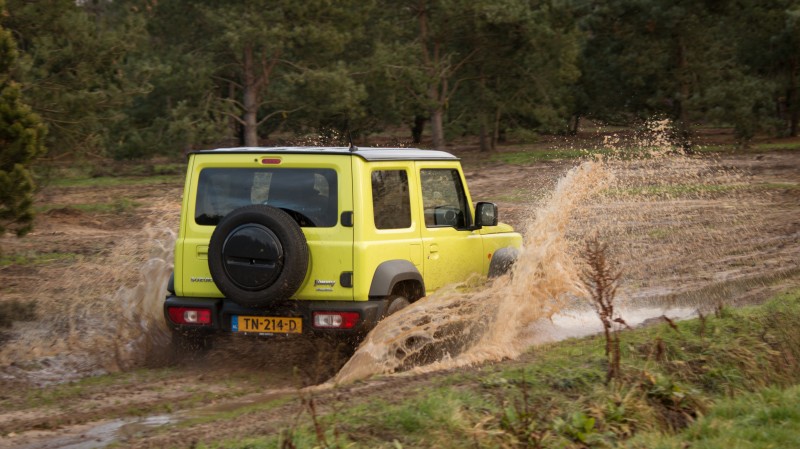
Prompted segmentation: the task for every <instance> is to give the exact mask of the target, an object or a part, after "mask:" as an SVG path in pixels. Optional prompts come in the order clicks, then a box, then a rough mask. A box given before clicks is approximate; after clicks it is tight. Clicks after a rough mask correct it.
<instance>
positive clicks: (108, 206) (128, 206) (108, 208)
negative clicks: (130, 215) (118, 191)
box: [34, 198, 142, 214]
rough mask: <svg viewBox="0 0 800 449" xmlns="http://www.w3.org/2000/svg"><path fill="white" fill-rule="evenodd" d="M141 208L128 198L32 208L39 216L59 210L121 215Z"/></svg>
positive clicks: (139, 204)
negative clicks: (105, 201)
mask: <svg viewBox="0 0 800 449" xmlns="http://www.w3.org/2000/svg"><path fill="white" fill-rule="evenodd" d="M141 206H142V204H141V203H139V202H138V201H135V200H132V199H130V198H117V199H115V200H114V201H111V202H109V203H78V204H69V205H65V204H45V205H41V206H36V207H34V210H35V211H36V213H40V214H41V213H47V212H50V211H53V210H59V209H67V210H69V209H73V210H78V211H81V212H85V213H87V214H121V213H125V212H131V211H133V210H135V209H136V208H138V207H141Z"/></svg>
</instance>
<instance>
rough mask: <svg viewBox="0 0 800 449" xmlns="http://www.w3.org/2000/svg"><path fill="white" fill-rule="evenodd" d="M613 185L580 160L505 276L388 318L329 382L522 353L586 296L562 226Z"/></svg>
mask: <svg viewBox="0 0 800 449" xmlns="http://www.w3.org/2000/svg"><path fill="white" fill-rule="evenodd" d="M612 180H613V176H612V174H611V173H610V172H609V171H607V170H606V169H605V167H604V165H603V164H601V163H599V162H585V163H583V164H581V165H580V166H578V167H575V168H573V169H572V170H570V171H569V172H568V173H567V174H566V175H565V176H564V177H563V178H562V179H561V180H560V181H559V182H558V185H557V186H556V188H555V190H554V192H553V193H552V195H551V196H550V198H549V200H548V201H546V202H545V204H544V206H542V207H540V208H539V209H538V210H536V212H535V217H534V219H533V220H532V221H531V222H530V223H531V224H530V226H529V227H528V229H527V230H526V231H525V233H524V234H525V236H526V238H525V243H524V249H523V251H522V253H521V254H520V257H519V259H518V260H517V263H516V264H515V265H514V269H513V270H512V272H511V273H510V274H507V275H505V276H502V277H499V278H497V279H495V280H493V281H492V282H491V284H490V285H488V286H487V287H485V288H482V289H479V290H477V291H472V290H468V291H463V289H464V287H463V286H460V287H451V288H449V289H445V290H443V291H439V292H436V293H435V294H433V295H431V296H429V297H427V298H423V299H422V300H420V301H418V302H417V303H415V304H413V305H412V306H411V307H408V308H406V309H404V310H401V311H400V312H398V313H396V314H394V315H392V316H389V317H388V318H386V319H385V320H384V321H382V322H381V323H379V324H378V326H377V327H376V328H375V329H374V330H373V331H372V332H371V333H370V334H369V335H368V336H367V338H366V340H365V341H364V342H363V343H362V345H361V346H360V348H359V349H358V351H357V352H356V353H355V355H354V356H353V357H352V358H351V359H350V361H349V362H347V364H345V366H344V367H343V368H342V369H341V371H340V372H339V373H338V374H337V375H336V377H335V378H334V379H333V382H335V383H346V382H352V381H354V380H358V379H362V378H365V377H368V376H371V375H374V374H387V373H393V372H396V371H405V370H408V369H411V368H414V367H416V371H423V372H424V371H431V370H437V369H441V368H442V367H444V366H446V367H450V368H452V367H457V366H464V365H471V364H474V363H476V362H483V361H490V360H501V359H504V358H513V357H516V356H518V355H519V353H520V352H521V351H523V350H524V349H526V343H525V342H526V341H528V338H527V337H526V335H525V334H526V333H527V332H528V331H529V326H530V324H531V323H533V322H535V321H537V320H540V319H543V318H549V317H551V316H552V315H553V314H555V313H556V312H558V311H559V310H561V308H563V307H564V306H565V305H566V304H567V303H568V302H569V301H570V300H571V298H574V297H576V296H582V295H583V294H584V291H583V287H582V286H581V284H580V280H579V275H578V267H576V264H575V257H574V245H573V242H571V241H570V239H569V238H568V237H567V232H566V231H567V225H568V223H569V222H570V219H571V218H572V215H573V214H574V213H575V212H576V211H578V210H579V208H580V207H581V206H582V205H584V204H585V203H586V201H587V200H588V199H590V198H592V197H593V196H595V195H597V194H598V193H599V192H601V191H602V190H604V189H606V188H608V186H609V185H610V183H611V181H612Z"/></svg>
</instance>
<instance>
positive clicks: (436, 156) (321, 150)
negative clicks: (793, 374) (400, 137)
mask: <svg viewBox="0 0 800 449" xmlns="http://www.w3.org/2000/svg"><path fill="white" fill-rule="evenodd" d="M353 148H354V149H353V150H352V151H351V149H350V148H348V147H237V148H217V149H215V150H198V151H192V152H191V153H189V154H214V153H229V154H252V153H257V154H281V153H283V154H340V155H347V156H358V157H360V158H362V159H364V160H366V161H407V160H458V158H457V157H456V156H453V155H452V154H450V153H447V152H445V151H437V150H420V149H419V148H361V147H353Z"/></svg>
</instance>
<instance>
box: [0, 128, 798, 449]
mask: <svg viewBox="0 0 800 449" xmlns="http://www.w3.org/2000/svg"><path fill="white" fill-rule="evenodd" d="M659 126H661V125H658V124H656V125H655V126H654V128H658V127H659ZM658 131H659V130H658V129H655V130H654V132H652V133H649V134H646V135H645V136H644V137H642V138H641V139H639V140H637V141H635V142H625V143H624V145H623V144H622V143H621V142H619V141H618V140H617V139H615V138H613V137H612V138H609V139H608V140H607V141H606V142H605V148H602V150H605V151H604V153H605V156H603V157H589V158H587V160H586V161H584V162H581V163H576V164H567V163H561V164H558V165H555V166H550V167H549V168H548V170H549V171H547V170H545V169H544V166H541V167H540V166H532V167H514V166H509V165H498V166H486V167H483V168H481V169H480V174H481V178H480V180H479V182H476V183H473V182H472V180H469V179H468V180H469V181H470V186H471V190H472V194H473V197H474V198H476V199H481V200H492V196H495V197H498V198H502V197H503V194H504V193H505V192H507V191H509V190H511V189H510V186H513V188H514V189H516V191H521V192H526V191H529V192H530V194H529V195H527V196H526V195H524V194H522V195H515V196H517V197H520V196H521V197H522V199H514V200H510V201H509V200H497V201H498V202H500V203H501V214H502V210H509V209H512V210H515V211H517V212H515V213H514V214H513V215H512V216H511V217H509V218H511V219H512V220H511V221H513V223H514V224H515V226H516V227H517V229H518V230H520V231H521V232H522V233H523V235H524V238H525V241H524V249H523V252H522V253H521V256H520V259H519V260H518V262H517V264H516V265H515V266H514V269H513V271H512V272H511V273H510V274H509V275H506V276H503V277H500V278H497V279H494V280H491V281H489V282H488V283H484V282H483V281H482V280H478V279H473V280H469V281H467V282H466V283H465V284H463V285H456V286H451V287H448V288H445V289H441V290H440V291H437V292H436V293H435V294H432V295H430V296H429V297H427V298H423V299H422V300H420V301H418V302H416V303H414V304H412V305H411V306H409V307H407V308H406V309H403V310H401V311H400V312H398V313H396V314H395V315H393V316H390V317H388V318H387V319H385V320H384V321H383V322H382V323H380V324H379V325H378V327H377V328H376V329H375V330H374V331H373V332H372V333H370V335H369V336H368V337H367V338H366V340H365V341H364V342H363V344H362V345H361V346H360V347H359V349H358V350H357V351H356V352H355V354H354V355H353V356H352V358H350V359H349V360H347V361H346V363H342V362H344V361H339V362H336V363H332V362H331V360H330V359H327V358H324V357H322V358H320V357H318V356H317V355H314V354H310V355H309V353H313V352H314V348H313V347H309V346H308V345H306V344H303V343H291V344H284V343H285V342H281V341H272V342H271V341H262V340H249V339H248V340H245V341H238V342H233V343H231V342H223V343H222V344H221V345H220V347H219V348H216V349H215V350H214V351H212V352H211V353H210V354H208V355H207V356H205V358H203V359H202V361H201V362H200V363H201V365H200V366H202V368H203V369H207V370H208V371H210V372H212V373H220V372H223V371H224V369H226V368H235V369H250V370H255V371H259V370H265V371H266V372H269V373H270V374H274V372H273V371H270V370H271V369H272V368H271V367H273V366H275V365H276V364H277V363H283V364H285V363H287V362H286V361H287V360H289V361H290V362H291V363H295V364H296V365H301V366H303V365H304V366H306V367H308V366H310V365H315V366H316V367H315V368H314V369H313V370H312V371H316V372H317V373H319V372H325V371H324V369H320V368H319V366H321V365H325V364H326V363H327V364H329V365H330V364H333V365H335V366H337V367H338V366H341V365H343V366H342V368H341V370H339V371H338V373H337V372H334V371H329V372H328V373H327V374H326V375H325V376H323V377H321V378H320V377H319V376H317V378H316V379H315V381H324V380H326V379H329V380H328V381H327V382H325V383H324V384H323V385H320V386H319V387H318V388H320V387H321V388H327V387H328V386H331V385H335V384H345V383H350V382H353V381H355V380H360V379H365V378H368V377H370V376H375V375H392V374H395V373H403V372H410V373H424V372H431V371H436V370H441V369H450V368H454V367H465V366H474V365H477V364H480V363H483V362H490V361H498V360H504V359H513V358H515V357H517V356H518V355H520V354H521V353H522V352H524V351H525V350H526V349H528V348H530V347H531V346H533V345H537V344H541V343H544V342H550V341H556V340H561V339H564V338H569V337H575V336H582V335H586V334H590V333H593V332H597V331H599V330H600V329H601V328H600V321H599V320H598V319H597V317H596V316H595V314H594V312H593V310H592V309H591V306H590V303H589V301H588V298H587V291H586V287H585V286H584V285H583V283H582V282H581V273H582V270H583V269H584V268H583V262H582V260H583V259H582V254H583V251H584V245H585V242H586V240H587V238H597V239H599V240H601V241H603V242H606V243H607V244H608V245H609V250H610V257H611V259H612V261H613V262H614V263H615V264H616V266H617V268H618V269H619V270H620V272H621V273H622V278H621V284H620V289H619V291H618V293H617V304H618V306H619V310H620V314H621V316H622V317H623V318H624V319H625V320H626V322H627V323H628V324H629V325H632V326H635V325H638V324H641V323H646V322H648V321H651V320H657V319H659V317H661V316H662V315H665V316H668V317H670V318H678V319H681V318H687V317H690V316H693V315H694V314H696V313H697V311H698V310H699V311H703V312H704V313H705V312H706V311H709V310H713V309H714V308H717V307H719V306H720V305H740V304H751V303H756V302H759V301H762V300H764V299H765V298H768V297H769V296H771V295H772V294H774V293H776V292H778V291H780V290H784V289H786V288H791V287H797V286H799V285H800V170H798V162H800V157H798V156H797V155H795V154H793V153H790V152H786V153H767V154H761V155H741V156H726V157H721V158H712V157H708V156H703V157H700V156H692V155H688V156H687V155H683V154H680V153H679V152H676V151H675V150H674V149H673V148H672V147H670V146H669V145H668V143H667V142H666V141H665V140H663V139H662V137H660V136H662V135H663V133H660V132H658ZM620 148H626V149H624V150H622V149H620ZM629 148H635V150H629ZM554 167H555V168H554ZM493 179H494V180H502V181H499V182H492V180H493ZM543 184H544V185H549V186H550V187H549V188H547V189H546V190H548V191H549V193H548V194H546V195H540V194H538V193H535V192H539V191H541V190H542V185H543ZM523 205H524V206H525V207H521V206H523ZM166 210H168V211H169V212H168V213H164V214H162V212H164V211H166ZM519 211H524V212H519ZM175 213H176V212H175V208H174V207H172V206H170V207H165V208H164V210H161V211H159V210H158V209H157V208H156V209H155V210H154V216H161V215H168V216H170V217H171V218H169V219H167V220H161V221H157V222H153V223H150V224H149V225H148V226H146V227H145V228H144V229H142V230H141V231H139V232H136V233H133V234H130V235H128V236H127V237H125V238H124V239H122V240H121V241H120V242H119V243H118V244H117V245H116V246H115V247H114V248H113V250H112V251H111V252H110V253H109V255H108V257H106V258H105V259H101V260H98V261H95V262H91V263H89V262H86V263H81V264H77V265H76V266H75V267H74V268H73V269H72V270H71V272H69V273H64V274H63V278H60V279H58V282H59V283H60V289H61V296H60V297H56V298H54V297H48V298H43V299H42V302H43V303H45V304H46V308H47V310H48V311H49V313H48V314H47V318H45V319H42V320H41V321H40V322H37V323H36V325H32V326H25V325H22V326H18V327H15V329H14V336H13V338H12V339H11V340H10V341H8V342H7V343H6V344H5V345H3V346H2V347H1V348H0V380H11V381H14V382H29V383H33V384H39V385H46V384H50V383H59V382H65V381H69V380H73V379H77V378H81V377H85V376H91V375H95V374H102V373H109V372H118V371H126V370H131V369H139V368H142V367H148V366H164V365H165V364H167V365H169V364H175V363H177V364H178V365H179V366H180V364H181V363H183V362H179V361H175V360H170V359H169V358H168V357H167V356H168V351H167V347H168V333H167V332H166V329H165V328H164V325H163V317H162V309H161V306H162V301H163V297H164V295H165V293H166V282H167V278H168V276H169V272H170V269H171V263H172V262H171V260H172V245H173V243H174V233H173V230H172V226H171V225H172V224H174V223H175V222H176V221H175V217H174V215H175ZM159 214H161V215H159ZM501 218H502V217H501ZM120 260H125V261H127V262H126V263H123V264H122V265H121V266H120V264H119V263H118V261H120ZM115 286H119V287H115ZM237 340H238V339H237ZM287 348H288V349H287ZM241 360H247V363H242V362H241ZM197 366H198V365H197V364H195V365H192V367H193V368H194V369H196V368H197ZM330 368H331V367H328V369H329V370H330ZM315 381H310V382H305V385H309V384H313V383H316V382H315ZM291 386H292V380H291V379H288V378H287V377H280V376H277V377H276V378H275V386H274V388H276V389H281V388H287V387H291ZM174 419H180V418H176V417H175V415H169V416H162V415H158V416H156V417H153V422H149V421H147V420H146V419H145V420H143V421H142V422H140V423H139V424H140V425H143V426H153V425H155V426H158V425H162V424H168V423H170V422H172V420H174ZM139 424H137V421H136V420H128V419H122V420H113V421H109V422H105V423H101V424H98V426H96V427H97V429H95V430H96V431H97V432H101V433H102V435H103V436H102V437H97V438H95V439H94V440H92V441H94V443H91V444H95V445H94V446H92V445H91V444H90V443H86V444H90V445H81V444H83V443H81V442H80V441H73V440H70V441H66V440H64V441H62V443H63V444H60V445H59V444H57V441H55V440H54V441H53V444H55V445H54V446H48V447H75V448H81V447H82V448H86V447H102V446H104V445H106V444H108V443H110V442H113V441H116V440H117V439H118V438H119V437H120V433H119V432H122V430H120V429H125V428H126V426H128V427H127V428H130V426H136V425H139ZM92 429H94V428H92ZM90 430H91V429H90ZM90 430H87V432H89V431H90ZM100 440H102V443H99V445H97V443H98V441H100ZM69 444H74V446H69ZM0 446H3V444H0ZM11 447H13V446H11ZM31 447H33V446H31Z"/></svg>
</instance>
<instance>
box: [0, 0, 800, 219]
mask: <svg viewBox="0 0 800 449" xmlns="http://www.w3.org/2000/svg"><path fill="white" fill-rule="evenodd" d="M0 8H2V11H3V13H2V16H0V26H1V27H2V28H0V234H2V233H3V232H4V231H6V230H9V231H13V232H16V233H17V234H20V235H21V234H24V233H25V232H27V231H28V230H29V229H30V223H31V220H32V217H31V215H30V209H31V204H32V192H33V191H34V188H35V181H34V177H33V176H31V167H33V166H35V165H36V164H37V162H36V161H37V160H40V158H41V156H43V155H45V154H47V155H48V159H51V160H52V159H53V158H57V159H69V160H83V159H85V158H87V157H111V158H115V159H144V158H149V157H153V156H158V155H167V156H175V155H180V154H183V153H185V152H187V151H190V150H192V149H197V148H207V147H211V146H236V145H248V146H255V145H264V144H294V143H298V141H292V140H291V138H287V136H302V135H314V136H318V137H317V142H316V143H323V144H343V143H346V142H341V141H340V140H341V139H340V138H339V137H338V136H342V135H348V134H349V135H352V137H353V139H354V140H355V141H356V143H357V144H361V143H368V141H369V137H370V135H374V134H376V133H379V132H382V131H384V130H386V129H394V130H397V129H399V130H404V129H405V130H407V133H408V134H407V137H404V138H402V139H398V144H400V143H405V142H413V143H414V144H420V143H421V141H422V139H423V134H425V135H426V138H428V136H429V138H430V141H426V142H425V146H429V147H433V148H439V149H442V148H445V147H446V146H447V143H448V141H451V140H452V139H455V138H460V137H462V136H468V137H472V138H476V140H477V141H479V142H480V148H481V150H482V151H486V152H491V151H494V150H495V149H496V147H497V145H498V144H499V143H502V142H503V141H505V140H508V139H512V140H515V141H526V140H528V141H529V140H535V139H536V138H537V136H539V135H541V134H565V135H566V134H573V133H576V132H577V131H578V129H579V127H580V125H581V121H582V120H585V119H590V120H592V121H600V122H603V123H606V124H614V125H623V126H627V125H631V124H635V123H638V122H641V121H643V120H646V119H651V118H653V117H662V118H668V119H671V120H672V122H673V123H674V124H675V126H674V135H673V136H672V137H673V139H674V140H675V141H676V143H678V144H680V145H681V146H683V147H684V148H687V149H688V148H690V147H691V143H692V134H693V130H694V129H696V128H697V127H698V126H709V125H713V126H728V127H732V128H733V129H734V132H735V135H736V137H737V139H739V141H740V143H741V144H743V145H746V144H747V142H748V141H749V140H750V139H752V138H753V137H754V136H755V135H756V134H757V133H768V134H771V135H783V136H786V135H789V136H797V134H798V121H800V92H799V90H800V88H799V87H798V86H800V5H798V3H797V0H700V1H697V0H397V1H395V0H337V1H332V0H308V1H302V2H300V1H295V0H231V1H224V2H220V1H216V0H193V1H188V0H78V1H75V0H6V1H5V5H2V0H0Z"/></svg>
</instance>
